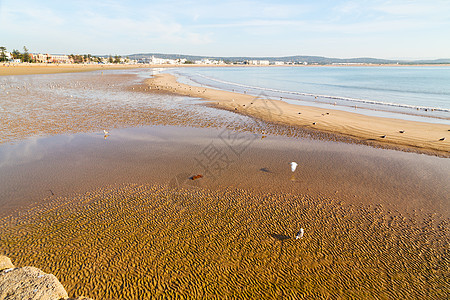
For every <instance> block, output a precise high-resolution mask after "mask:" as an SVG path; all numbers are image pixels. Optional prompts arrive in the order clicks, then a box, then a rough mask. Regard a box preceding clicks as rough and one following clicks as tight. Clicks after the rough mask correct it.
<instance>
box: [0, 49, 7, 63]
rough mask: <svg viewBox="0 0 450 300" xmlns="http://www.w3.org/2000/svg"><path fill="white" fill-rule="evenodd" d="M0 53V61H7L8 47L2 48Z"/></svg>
mask: <svg viewBox="0 0 450 300" xmlns="http://www.w3.org/2000/svg"><path fill="white" fill-rule="evenodd" d="M0 51H1V52H0V61H6V60H7V59H6V53H5V52H6V47H3V46H1V47H0Z"/></svg>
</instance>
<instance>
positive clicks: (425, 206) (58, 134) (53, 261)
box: [0, 69, 450, 299]
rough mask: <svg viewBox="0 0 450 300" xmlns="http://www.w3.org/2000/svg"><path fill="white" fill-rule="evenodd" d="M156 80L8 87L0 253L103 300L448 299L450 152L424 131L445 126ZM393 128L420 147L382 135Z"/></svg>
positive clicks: (55, 79) (134, 74)
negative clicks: (214, 299)
mask: <svg viewBox="0 0 450 300" xmlns="http://www.w3.org/2000/svg"><path fill="white" fill-rule="evenodd" d="M151 74H152V73H151V72H150V71H149V70H144V69H139V70H128V71H127V72H125V73H124V72H118V73H117V72H115V71H113V70H105V72H104V73H103V74H102V73H101V72H98V71H97V72H87V73H72V74H54V75H46V76H23V77H20V76H11V77H7V76H6V77H4V78H3V79H2V80H3V81H2V82H1V83H0V93H1V94H0V95H1V96H0V101H1V108H2V110H1V111H0V117H1V118H0V190H2V191H3V192H2V194H1V195H0V207H1V210H0V228H1V229H0V253H2V254H5V255H7V256H8V257H10V258H11V259H12V260H13V262H14V264H15V265H21V266H24V265H33V266H36V267H38V268H40V269H41V270H43V271H45V272H47V273H52V274H55V276H57V278H58V279H59V280H60V281H61V282H62V283H63V285H64V287H65V288H66V289H67V291H68V292H69V295H70V296H76V295H84V296H88V297H92V298H94V299H122V298H124V299H144V298H163V297H173V298H175V297H180V298H182V297H185V298H189V297H195V298H200V297H231V298H233V297H235V298H249V299H254V298H270V299H275V298H289V297H293V298H299V299H302V298H303V299H309V298H372V299H374V298H409V299H417V298H444V297H445V295H446V294H447V293H448V287H447V280H446V278H448V263H449V261H448V260H449V258H448V224H449V223H448V220H449V216H450V211H449V208H448V203H447V202H448V200H446V198H447V195H448V193H449V192H450V191H449V187H448V184H447V183H448V180H449V177H448V176H449V173H448V169H449V163H448V158H446V157H447V156H448V155H447V154H448V153H447V154H446V152H448V148H445V147H444V148H436V147H435V148H432V147H431V146H432V145H433V143H432V142H431V141H428V142H427V141H426V140H423V139H424V136H425V134H423V133H421V132H420V131H421V130H428V131H426V133H427V134H430V136H431V135H432V138H433V139H435V136H439V135H438V134H439V133H440V131H439V130H441V131H442V130H444V129H445V130H447V128H442V127H441V126H440V125H436V126H435V125H429V126H430V127H427V126H428V124H416V123H415V122H411V124H409V123H408V122H405V123H403V121H399V120H387V121H386V123H383V122H381V125H379V126H380V127H378V125H377V126H376V130H375V129H373V128H370V126H369V125H370V122H372V119H370V120H369V119H367V120H366V121H365V122H366V124H365V123H364V122H363V119H364V118H367V117H364V116H359V115H357V114H355V115H356V116H353V114H351V113H349V115H347V114H344V113H342V114H341V113H340V112H338V111H334V110H326V111H325V110H320V109H316V108H308V107H299V106H295V107H291V106H290V105H286V106H285V105H284V104H283V102H281V101H273V100H268V99H254V97H253V96H250V95H236V94H235V93H228V92H222V91H217V90H213V89H205V88H198V87H190V86H185V85H182V84H180V83H177V82H176V80H175V78H174V77H170V76H165V75H164V76H160V75H158V76H155V77H153V79H150V80H149V81H147V83H143V79H142V77H143V76H144V78H145V77H150V76H151ZM5 78H7V79H5ZM186 96H189V97H186ZM191 97H194V98H191ZM199 99H206V100H208V101H209V102H208V103H209V104H208V105H205V101H203V100H199ZM233 100H234V101H233ZM252 103H253V104H252ZM244 105H245V106H244ZM217 108H221V109H217ZM235 108H236V109H235ZM247 108H248V109H249V110H248V111H247ZM236 112H238V113H236ZM239 112H242V114H241V113H239ZM285 112H287V114H286V116H284V114H285ZM298 112H301V114H300V115H298ZM327 112H328V113H329V114H328V115H327V114H326V113H327ZM322 114H324V115H322ZM251 116H255V118H254V117H251ZM298 116H301V119H300V120H299V121H297V119H296V118H297V117H298ZM358 116H359V117H358ZM316 119H317V120H316ZM315 120H316V121H315ZM309 122H316V125H312V124H308V123H309ZM339 122H348V123H343V124H339ZM321 123H323V124H322V125H321ZM364 124H365V125H364ZM316 126H317V127H318V128H316ZM319 126H322V127H319ZM360 126H362V127H363V128H364V129H360ZM383 126H385V127H383ZM388 126H393V127H395V128H396V129H395V130H397V126H398V127H400V126H401V129H402V130H405V133H404V134H406V133H409V132H411V136H412V139H413V141H415V142H414V145H410V144H407V143H406V142H405V143H404V144H402V141H403V140H402V139H401V138H400V136H399V137H398V138H397V140H395V141H396V143H392V144H391V143H390V142H388V143H386V142H383V141H379V139H380V138H378V137H377V136H376V135H378V134H380V135H381V134H382V133H381V132H382V130H387V128H388ZM421 126H423V127H421ZM380 128H381V129H380ZM104 129H106V130H108V131H109V133H108V135H105V134H104V133H103V130H104ZM318 129H319V130H318ZM338 129H345V130H348V131H345V132H339V131H338ZM378 130H379V131H378ZM395 130H392V132H384V134H386V135H387V137H386V138H385V139H388V138H390V136H391V135H392V136H393V137H392V138H393V139H394V138H395V137H396V136H397V135H396V134H395V132H394V131H395ZM416 131H417V133H416ZM361 132H362V133H361ZM360 133H361V134H365V135H366V137H365V138H363V137H360V136H358V134H360ZM398 135H400V133H398ZM369 136H372V137H371V138H369ZM443 136H446V135H445V132H443V133H442V134H441V137H443ZM372 138H373V139H374V140H370V139H372ZM364 139H367V140H369V141H365V142H364ZM430 139H431V137H430ZM358 140H360V141H361V143H367V144H371V145H373V146H377V145H378V143H379V145H387V146H389V145H393V146H389V147H394V148H395V147H400V148H403V147H409V148H411V149H414V151H416V152H424V153H429V154H436V155H438V156H434V155H421V154H417V153H407V152H403V151H394V150H389V149H383V147H381V148H378V147H367V146H365V145H361V143H359V142H355V141H358ZM405 140H406V138H405ZM342 142H345V143H342ZM447 142H448V138H447V139H446V140H445V143H441V144H438V145H440V146H442V145H447V147H448V143H447ZM421 143H422V144H421ZM422 146H423V147H422ZM389 147H388V148H389ZM214 153H215V155H216V156H215V157H216V158H217V155H219V156H220V159H219V160H214V161H213V160H212V159H211V157H212V156H211V155H213V154H214ZM205 160H206V161H205ZM291 161H296V162H298V163H299V166H298V168H297V170H296V171H295V172H292V171H291V169H290V166H289V163H290V162H291ZM205 163H206V167H205V165H204V164H205ZM198 174H201V175H202V177H201V178H199V179H195V180H194V179H193V176H195V175H198ZM300 228H304V230H305V235H304V237H303V238H302V239H298V240H296V239H295V234H296V233H297V232H298V230H299V229H300Z"/></svg>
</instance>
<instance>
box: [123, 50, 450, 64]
mask: <svg viewBox="0 0 450 300" xmlns="http://www.w3.org/2000/svg"><path fill="white" fill-rule="evenodd" d="M152 56H154V57H157V58H165V59H182V58H185V59H187V60H190V61H195V60H202V59H205V58H208V59H211V60H223V61H225V62H231V63H235V62H244V61H247V60H269V61H271V62H274V61H282V62H306V63H308V64H321V65H325V64H333V63H364V64H395V63H397V62H398V63H400V64H449V63H450V59H436V60H417V61H408V60H388V59H378V58H370V57H359V58H330V57H323V56H304V55H296V56H283V57H273V56H265V57H251V56H239V57H223V56H200V55H184V54H163V53H139V54H131V55H127V57H129V58H130V59H136V60H140V59H148V58H151V57H152Z"/></svg>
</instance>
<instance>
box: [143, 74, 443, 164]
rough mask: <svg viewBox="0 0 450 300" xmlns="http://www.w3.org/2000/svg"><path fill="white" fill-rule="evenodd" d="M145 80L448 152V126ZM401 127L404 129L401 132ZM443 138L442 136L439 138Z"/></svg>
mask: <svg viewBox="0 0 450 300" xmlns="http://www.w3.org/2000/svg"><path fill="white" fill-rule="evenodd" d="M146 83H147V84H148V85H149V86H150V87H151V88H152V89H156V90H165V91H168V92H172V93H177V94H181V95H186V96H189V97H196V98H202V99H206V100H209V101H211V102H210V103H211V104H212V105H214V106H217V107H219V108H223V109H227V110H232V111H235V112H237V113H242V114H245V115H250V116H253V117H257V118H260V119H262V120H265V121H269V122H274V123H279V124H284V125H294V126H300V127H303V128H309V129H314V130H318V131H324V132H329V133H333V134H339V135H344V136H347V137H351V138H353V139H356V140H360V141H366V142H369V143H371V144H375V145H392V146H396V147H401V148H409V149H415V150H418V151H420V152H423V153H428V154H435V155H441V156H445V157H448V156H450V131H449V130H450V126H448V125H443V124H432V123H423V122H414V121H406V120H400V119H391V118H381V117H374V116H365V115H362V114H358V113H351V112H345V111H340V110H333V109H324V108H316V107H310V106H302V105H294V104H289V103H286V102H284V101H281V100H273V99H267V98H257V97H255V96H253V95H247V94H240V93H233V92H228V91H221V90H217V89H213V88H205V87H196V86H190V85H186V84H183V83H180V82H178V81H177V79H176V77H175V76H174V75H171V74H158V75H155V76H154V77H152V78H150V79H148V80H147V81H146ZM401 131H403V133H401ZM442 138H444V140H441V139H442Z"/></svg>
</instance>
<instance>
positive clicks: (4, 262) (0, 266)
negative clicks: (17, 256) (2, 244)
mask: <svg viewBox="0 0 450 300" xmlns="http://www.w3.org/2000/svg"><path fill="white" fill-rule="evenodd" d="M11 268H14V265H13V264H12V262H11V260H10V259H9V257H6V256H4V255H0V271H3V270H5V269H11Z"/></svg>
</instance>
